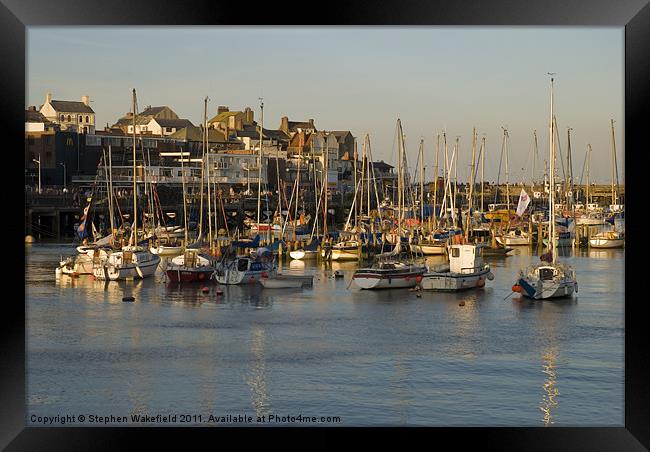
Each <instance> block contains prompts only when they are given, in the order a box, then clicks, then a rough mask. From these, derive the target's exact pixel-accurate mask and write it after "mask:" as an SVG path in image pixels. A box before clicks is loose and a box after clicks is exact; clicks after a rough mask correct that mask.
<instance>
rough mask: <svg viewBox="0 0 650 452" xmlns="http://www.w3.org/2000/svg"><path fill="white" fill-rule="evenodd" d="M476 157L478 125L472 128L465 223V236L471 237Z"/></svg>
mask: <svg viewBox="0 0 650 452" xmlns="http://www.w3.org/2000/svg"><path fill="white" fill-rule="evenodd" d="M475 158H476V127H474V129H473V130H472V169H471V172H470V175H469V178H470V182H469V201H468V206H467V224H466V225H465V226H466V227H465V238H466V239H469V232H470V231H469V230H470V228H471V227H472V195H473V194H474V159H475Z"/></svg>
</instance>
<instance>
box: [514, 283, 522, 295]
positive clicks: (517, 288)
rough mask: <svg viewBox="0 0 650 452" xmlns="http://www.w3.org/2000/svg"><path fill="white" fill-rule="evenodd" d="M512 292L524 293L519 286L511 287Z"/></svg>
mask: <svg viewBox="0 0 650 452" xmlns="http://www.w3.org/2000/svg"><path fill="white" fill-rule="evenodd" d="M512 291H513V292H518V293H522V292H523V291H524V288H523V287H521V286H520V285H519V284H515V285H514V286H512Z"/></svg>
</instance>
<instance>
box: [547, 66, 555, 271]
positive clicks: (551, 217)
mask: <svg viewBox="0 0 650 452" xmlns="http://www.w3.org/2000/svg"><path fill="white" fill-rule="evenodd" d="M549 75H550V76H551V118H550V120H549V126H548V127H549V148H550V149H549V153H550V157H549V160H550V162H549V187H550V190H549V196H548V203H549V206H548V208H549V221H550V225H549V237H548V240H549V244H550V248H551V258H552V259H553V260H552V262H553V264H555V140H554V133H553V132H554V127H553V126H554V122H553V118H554V117H553V75H554V74H552V73H549Z"/></svg>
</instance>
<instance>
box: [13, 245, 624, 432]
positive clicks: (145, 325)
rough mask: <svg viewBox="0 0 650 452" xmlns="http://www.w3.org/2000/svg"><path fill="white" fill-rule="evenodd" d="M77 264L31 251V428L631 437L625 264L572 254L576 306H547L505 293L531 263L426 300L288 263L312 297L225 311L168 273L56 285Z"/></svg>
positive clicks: (601, 255) (248, 297)
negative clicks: (305, 279) (580, 429)
mask: <svg viewBox="0 0 650 452" xmlns="http://www.w3.org/2000/svg"><path fill="white" fill-rule="evenodd" d="M73 252H74V248H73V247H72V246H70V245H54V244H49V245H48V244H35V245H31V246H27V247H26V262H25V265H26V287H25V289H26V290H25V292H26V300H25V303H26V353H27V356H26V361H27V368H26V378H27V394H26V398H27V400H26V407H27V419H26V423H27V424H28V425H44V424H43V418H44V417H48V416H49V417H55V416H66V415H74V416H77V418H76V419H75V422H74V423H73V425H113V426H116V425H143V424H138V423H133V422H132V418H131V416H132V415H136V414H139V415H148V416H153V417H155V416H157V415H160V416H170V418H169V419H172V420H173V419H175V420H174V421H170V423H168V424H161V423H156V424H151V423H150V422H149V423H146V424H147V425H219V423H220V422H222V421H224V419H222V418H223V417H226V416H243V417H245V418H247V417H248V416H250V418H251V419H252V423H254V424H255V423H256V420H257V417H258V416H259V417H261V416H265V419H267V420H268V416H269V415H271V414H272V415H275V416H278V417H281V419H280V421H279V422H278V421H276V422H271V423H270V425H287V424H283V423H282V422H283V418H284V421H287V420H289V419H287V418H286V417H287V416H289V417H290V416H293V417H298V416H300V415H302V416H303V417H312V416H313V417H317V419H316V421H315V422H314V421H310V422H308V423H306V422H304V421H295V423H292V424H289V425H346V426H353V425H354V426H356V425H359V426H381V425H430V426H545V425H557V426H623V425H624V410H623V408H624V255H625V254H624V253H625V251H624V250H623V249H614V250H595V249H592V250H576V251H575V252H574V251H572V250H570V249H569V250H568V251H567V253H566V254H567V255H566V256H564V257H561V258H560V260H561V261H564V262H568V263H570V264H571V265H572V266H573V267H574V269H575V270H576V273H577V278H578V283H579V292H578V293H577V295H576V296H575V297H574V298H572V299H564V300H563V299H556V300H553V301H532V300H528V299H523V298H520V295H519V294H514V295H513V294H512V292H511V286H512V284H513V282H514V281H515V278H516V275H517V273H518V271H519V269H520V268H523V267H525V266H527V265H528V264H529V263H531V262H534V261H537V259H538V257H537V256H533V255H531V251H530V250H529V249H528V248H526V247H520V248H517V249H516V250H515V252H514V255H512V256H510V257H507V258H486V260H487V261H488V262H489V263H490V265H491V267H492V272H493V273H494V276H495V279H494V280H493V281H488V282H487V285H486V287H485V288H484V289H479V290H473V291H469V292H463V293H456V294H454V293H450V294H446V293H432V292H424V293H423V294H422V297H421V298H417V297H416V295H415V293H414V292H409V291H408V290H387V291H360V290H359V289H356V288H355V286H354V284H350V281H351V276H352V273H353V272H354V270H355V269H356V268H357V264H356V263H342V264H337V263H331V264H328V265H324V264H323V265H321V264H316V263H315V262H314V263H310V262H299V261H293V262H288V261H285V262H283V263H282V267H281V270H282V271H285V272H289V271H291V272H297V273H303V272H304V273H305V274H313V275H314V286H313V288H304V289H265V288H263V287H262V286H261V285H259V284H257V285H250V286H222V287H223V289H224V294H223V295H221V296H219V295H217V294H216V293H215V291H214V290H211V291H210V293H207V294H206V293H202V291H201V287H202V286H201V285H191V284H187V285H183V286H179V285H169V284H164V283H163V282H161V278H162V274H160V275H158V276H157V277H155V278H149V279H146V280H139V281H138V280H136V281H126V282H110V283H107V284H105V283H104V282H101V281H94V280H93V279H92V277H90V276H82V277H79V278H70V277H68V276H63V277H62V278H61V279H59V280H56V278H55V273H54V269H55V267H56V266H57V264H58V261H59V259H60V256H61V255H63V256H66V255H69V254H72V253H73ZM431 262H436V261H435V260H431ZM337 269H341V270H343V272H344V275H345V276H344V278H342V279H335V278H334V277H333V273H334V271H335V270H337ZM212 287H214V286H212ZM124 296H133V297H135V302H131V303H127V302H123V301H122V298H123V297H124ZM460 301H464V302H465V304H464V306H460V305H459V302H460ZM79 415H83V416H84V419H85V421H83V422H79V418H78V416H79ZM91 415H95V416H102V417H105V418H104V419H102V421H101V423H99V424H98V423H97V422H95V423H91V422H90V420H89V419H90V416H91ZM174 415H176V417H175V418H174V417H173V416H174ZM210 415H212V416H213V418H212V421H211V422H209V419H210V417H209V416H210ZM110 416H114V417H118V416H119V417H127V418H128V421H127V422H122V421H118V422H110ZM187 416H190V417H189V418H188V417H187ZM106 417H108V419H109V422H108V424H104V423H103V422H106ZM321 417H322V419H321ZM337 418H338V419H337ZM240 419H241V418H232V417H231V418H226V419H225V421H226V422H229V423H234V424H237V423H238V422H240ZM289 422H290V420H289ZM54 425H60V422H59V423H57V422H54ZM66 425H68V424H66ZM259 425H262V424H261V423H260V424H259ZM263 425H269V422H268V421H267V422H266V423H264V424H263Z"/></svg>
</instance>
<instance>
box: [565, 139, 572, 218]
mask: <svg viewBox="0 0 650 452" xmlns="http://www.w3.org/2000/svg"><path fill="white" fill-rule="evenodd" d="M572 130H573V129H572V128H571V127H567V130H566V134H567V151H566V165H567V178H566V187H567V190H568V192H569V193H568V194H570V196H567V203H568V208H569V210H570V209H572V208H573V159H572V157H571V131H572Z"/></svg>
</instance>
